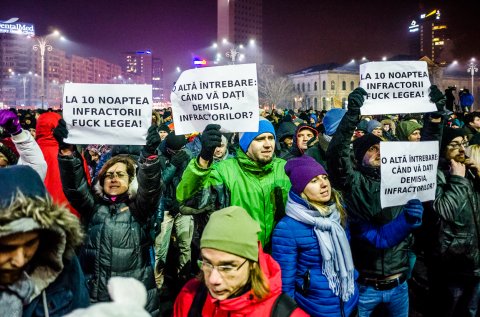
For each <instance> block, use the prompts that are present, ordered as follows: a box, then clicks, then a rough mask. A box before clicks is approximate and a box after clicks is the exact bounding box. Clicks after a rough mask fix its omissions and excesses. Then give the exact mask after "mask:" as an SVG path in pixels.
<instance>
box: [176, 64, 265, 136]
mask: <svg viewBox="0 0 480 317" xmlns="http://www.w3.org/2000/svg"><path fill="white" fill-rule="evenodd" d="M170 100H171V101H172V112H173V122H174V123H175V133H176V134H188V133H192V132H198V131H203V130H204V128H205V127H206V126H207V125H208V124H209V123H216V124H219V125H221V126H222V129H223V130H225V131H228V132H255V131H257V130H258V116H259V111H258V87H257V68H256V64H240V65H229V66H217V67H206V68H196V69H189V70H187V71H184V72H183V73H182V74H181V75H180V78H179V79H178V80H177V82H176V83H175V85H174V86H173V89H172V93H171V95H170Z"/></svg>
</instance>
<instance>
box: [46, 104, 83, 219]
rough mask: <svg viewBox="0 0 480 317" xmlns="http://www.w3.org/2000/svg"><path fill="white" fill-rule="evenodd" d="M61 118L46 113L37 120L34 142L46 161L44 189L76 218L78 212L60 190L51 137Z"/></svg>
mask: <svg viewBox="0 0 480 317" xmlns="http://www.w3.org/2000/svg"><path fill="white" fill-rule="evenodd" d="M61 118H62V116H61V115H60V114H58V113H56V112H46V113H43V114H41V115H40V116H39V117H38V119H37V127H36V141H37V143H38V145H39V146H40V149H41V150H42V152H43V156H44V157H45V161H47V166H48V167H47V175H46V176H45V180H44V183H45V187H47V190H48V192H49V193H50V195H51V196H52V198H53V201H55V202H56V203H58V204H65V205H66V206H67V208H68V209H69V210H70V211H71V212H72V213H73V214H74V215H75V216H77V217H79V213H78V211H76V210H75V208H73V207H72V206H71V205H70V203H69V202H68V200H67V198H66V197H65V194H64V193H63V189H62V181H61V180H60V170H59V168H58V158H57V157H58V147H59V145H58V141H57V140H56V139H55V137H54V136H53V129H54V128H56V127H57V126H58V121H59V120H60V119H61Z"/></svg>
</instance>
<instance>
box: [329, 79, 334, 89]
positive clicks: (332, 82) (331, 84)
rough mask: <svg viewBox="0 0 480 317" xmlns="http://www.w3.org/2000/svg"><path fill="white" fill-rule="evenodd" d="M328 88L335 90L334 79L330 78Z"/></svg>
mask: <svg viewBox="0 0 480 317" xmlns="http://www.w3.org/2000/svg"><path fill="white" fill-rule="evenodd" d="M330 90H335V81H334V80H332V81H331V82H330Z"/></svg>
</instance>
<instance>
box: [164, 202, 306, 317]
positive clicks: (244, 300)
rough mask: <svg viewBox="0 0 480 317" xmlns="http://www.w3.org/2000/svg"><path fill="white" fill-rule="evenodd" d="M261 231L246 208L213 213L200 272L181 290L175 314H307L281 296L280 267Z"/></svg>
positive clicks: (203, 240) (211, 316) (180, 316)
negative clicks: (260, 237) (266, 249)
mask: <svg viewBox="0 0 480 317" xmlns="http://www.w3.org/2000/svg"><path fill="white" fill-rule="evenodd" d="M259 232H260V226H259V225H258V224H257V223H256V222H255V220H253V219H252V217H251V216H250V215H249V214H248V213H247V211H246V210H245V209H243V208H242V207H237V206H231V207H227V208H225V209H221V210H218V211H215V212H213V214H212V215H211V216H210V219H209V221H208V223H207V225H206V226H205V229H204V231H203V233H202V238H201V240H200V248H201V260H199V261H198V264H199V267H200V274H199V276H198V277H197V278H194V279H192V280H190V281H189V282H188V283H187V284H186V285H185V286H184V287H183V288H182V290H181V292H180V294H179V295H178V297H177V299H176V300H175V305H174V313H173V316H174V317H187V316H188V317H193V316H209V317H223V316H245V317H248V316H252V317H253V316H263V317H267V316H294V317H301V316H308V315H307V314H305V312H303V311H302V310H301V309H299V308H297V307H296V304H295V302H294V301H293V300H292V299H291V298H290V297H288V296H287V295H285V294H282V280H281V272H280V267H279V265H278V263H277V262H275V260H273V259H272V258H271V257H270V256H269V255H268V254H265V253H263V250H262V248H261V244H260V243H259V241H258V233H259Z"/></svg>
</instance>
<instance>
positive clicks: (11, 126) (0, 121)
mask: <svg viewBox="0 0 480 317" xmlns="http://www.w3.org/2000/svg"><path fill="white" fill-rule="evenodd" d="M0 127H2V128H3V129H4V130H5V132H6V133H8V134H10V135H17V134H19V133H20V132H22V126H21V125H20V120H18V116H17V115H16V114H15V113H13V112H11V111H10V110H0Z"/></svg>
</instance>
